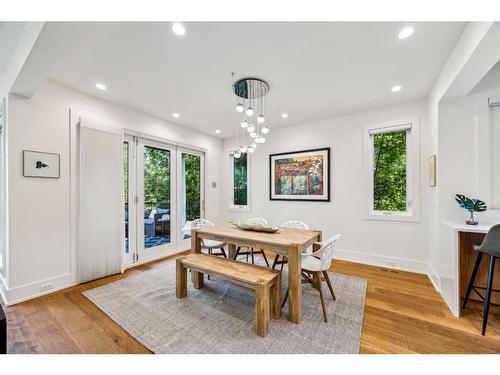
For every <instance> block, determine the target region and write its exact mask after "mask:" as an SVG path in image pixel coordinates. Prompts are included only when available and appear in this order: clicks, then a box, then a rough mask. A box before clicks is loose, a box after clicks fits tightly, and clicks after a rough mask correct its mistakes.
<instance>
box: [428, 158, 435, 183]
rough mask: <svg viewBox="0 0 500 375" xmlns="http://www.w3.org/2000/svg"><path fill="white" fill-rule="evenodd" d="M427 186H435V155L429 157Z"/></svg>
mask: <svg viewBox="0 0 500 375" xmlns="http://www.w3.org/2000/svg"><path fill="white" fill-rule="evenodd" d="M429 186H436V155H432V156H431V157H430V158H429Z"/></svg>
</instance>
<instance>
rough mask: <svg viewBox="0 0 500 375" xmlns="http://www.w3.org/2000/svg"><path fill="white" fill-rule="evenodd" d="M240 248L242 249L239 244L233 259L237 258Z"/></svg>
mask: <svg viewBox="0 0 500 375" xmlns="http://www.w3.org/2000/svg"><path fill="white" fill-rule="evenodd" d="M240 250H241V247H239V246H238V247H237V248H236V252H235V253H234V258H233V260H236V258H237V257H238V255H239V254H240Z"/></svg>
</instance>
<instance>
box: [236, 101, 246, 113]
mask: <svg viewBox="0 0 500 375" xmlns="http://www.w3.org/2000/svg"><path fill="white" fill-rule="evenodd" d="M244 109H245V107H243V104H241V103H238V104H236V112H243V110H244Z"/></svg>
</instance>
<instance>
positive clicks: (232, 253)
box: [227, 243, 236, 259]
mask: <svg viewBox="0 0 500 375" xmlns="http://www.w3.org/2000/svg"><path fill="white" fill-rule="evenodd" d="M227 251H228V253H227V256H228V258H229V259H234V257H235V256H236V245H235V244H232V243H228V244H227Z"/></svg>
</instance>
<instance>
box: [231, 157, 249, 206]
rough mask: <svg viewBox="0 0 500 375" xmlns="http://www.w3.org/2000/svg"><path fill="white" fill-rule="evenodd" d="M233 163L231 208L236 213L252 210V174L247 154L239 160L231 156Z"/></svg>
mask: <svg viewBox="0 0 500 375" xmlns="http://www.w3.org/2000/svg"><path fill="white" fill-rule="evenodd" d="M230 161H231V177H232V178H231V198H230V202H229V208H230V209H231V210H235V211H249V210H250V187H249V186H250V184H249V181H250V172H249V169H250V168H249V158H248V154H247V153H243V154H241V156H240V157H239V158H235V157H234V156H233V154H232V153H231V155H230Z"/></svg>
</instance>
